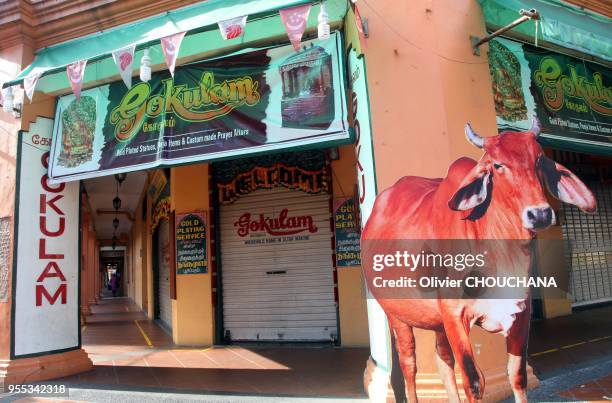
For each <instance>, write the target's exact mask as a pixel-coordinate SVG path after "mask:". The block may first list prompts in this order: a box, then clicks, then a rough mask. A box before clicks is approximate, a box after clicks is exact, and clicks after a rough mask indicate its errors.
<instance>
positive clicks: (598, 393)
mask: <svg viewBox="0 0 612 403" xmlns="http://www.w3.org/2000/svg"><path fill="white" fill-rule="evenodd" d="M559 396H561V397H565V398H568V399H576V400H581V401H584V400H587V401H593V402H601V401H610V400H612V374H611V375H608V376H605V377H603V378H600V379H596V380H594V381H591V382H588V383H585V384H582V385H577V386H574V387H573V388H570V389H568V390H565V391H563V392H561V393H559Z"/></svg>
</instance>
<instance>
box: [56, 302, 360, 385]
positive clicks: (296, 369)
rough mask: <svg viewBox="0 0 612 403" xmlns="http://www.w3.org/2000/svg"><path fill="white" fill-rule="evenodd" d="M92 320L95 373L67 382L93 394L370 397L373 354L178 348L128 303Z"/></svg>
mask: <svg viewBox="0 0 612 403" xmlns="http://www.w3.org/2000/svg"><path fill="white" fill-rule="evenodd" d="M92 312H93V315H92V316H88V317H87V325H86V327H84V331H83V348H84V349H85V350H86V351H87V353H88V354H89V355H90V357H91V359H92V360H93V362H94V365H95V366H94V369H93V370H92V371H89V372H87V373H83V374H80V375H76V376H72V377H69V378H65V379H63V380H61V381H66V382H69V383H73V384H82V385H87V386H88V387H91V386H92V385H94V386H95V385H100V386H112V385H120V386H121V387H128V388H130V387H134V388H139V387H155V388H164V389H181V390H188V391H192V392H193V391H209V392H211V391H212V392H237V393H260V394H270V395H272V394H273V395H288V396H291V395H293V396H329V397H365V394H364V392H363V386H362V379H363V370H364V368H365V363H366V360H367V358H368V354H369V353H368V350H367V349H361V348H333V347H303V346H291V347H289V346H287V347H278V346H274V347H253V348H247V347H243V346H228V347H213V348H206V349H202V348H178V347H175V346H174V345H173V344H172V338H171V337H170V336H169V335H168V334H166V332H165V331H164V330H163V329H161V328H160V327H159V326H157V325H156V324H155V323H154V322H152V321H150V320H147V319H146V318H145V317H144V315H143V314H142V313H140V312H139V311H138V309H137V307H136V305H134V304H133V303H131V302H130V300H128V299H127V298H116V299H103V300H102V302H101V303H100V305H97V306H93V307H92ZM147 340H148V341H147ZM149 344H150V345H149Z"/></svg>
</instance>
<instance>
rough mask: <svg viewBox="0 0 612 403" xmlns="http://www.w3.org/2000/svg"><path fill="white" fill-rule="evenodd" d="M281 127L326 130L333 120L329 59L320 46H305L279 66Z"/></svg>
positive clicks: (332, 88) (332, 95)
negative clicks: (281, 94) (281, 91)
mask: <svg viewBox="0 0 612 403" xmlns="http://www.w3.org/2000/svg"><path fill="white" fill-rule="evenodd" d="M279 72H280V75H281V79H282V82H283V97H282V100H281V113H282V116H283V127H291V128H296V129H321V130H324V129H327V128H328V127H329V126H330V125H331V122H332V121H333V119H334V115H335V111H334V87H333V81H332V65H331V56H330V55H329V53H327V52H326V51H325V49H324V48H322V47H320V46H314V45H313V44H311V45H310V47H305V48H304V49H303V50H302V51H300V52H299V53H296V54H294V55H291V56H290V57H288V58H287V59H286V60H285V61H284V62H283V63H282V64H281V66H280V68H279Z"/></svg>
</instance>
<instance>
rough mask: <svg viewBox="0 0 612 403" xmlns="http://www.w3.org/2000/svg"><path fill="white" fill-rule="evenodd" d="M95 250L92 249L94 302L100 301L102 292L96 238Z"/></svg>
mask: <svg viewBox="0 0 612 403" xmlns="http://www.w3.org/2000/svg"><path fill="white" fill-rule="evenodd" d="M94 247H95V250H94V273H93V275H94V289H95V294H94V295H95V299H96V304H99V303H100V298H101V296H100V295H101V293H102V287H101V284H102V278H101V274H100V241H99V240H97V239H96V242H95V246H94Z"/></svg>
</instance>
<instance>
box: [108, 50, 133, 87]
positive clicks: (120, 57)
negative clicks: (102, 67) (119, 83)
mask: <svg viewBox="0 0 612 403" xmlns="http://www.w3.org/2000/svg"><path fill="white" fill-rule="evenodd" d="M135 50H136V45H131V46H127V47H125V48H122V49H119V50H116V51H114V52H113V60H114V61H115V64H116V65H117V68H119V74H120V75H121V79H122V80H123V82H124V83H125V85H126V86H127V87H128V88H132V64H134V51H135Z"/></svg>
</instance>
